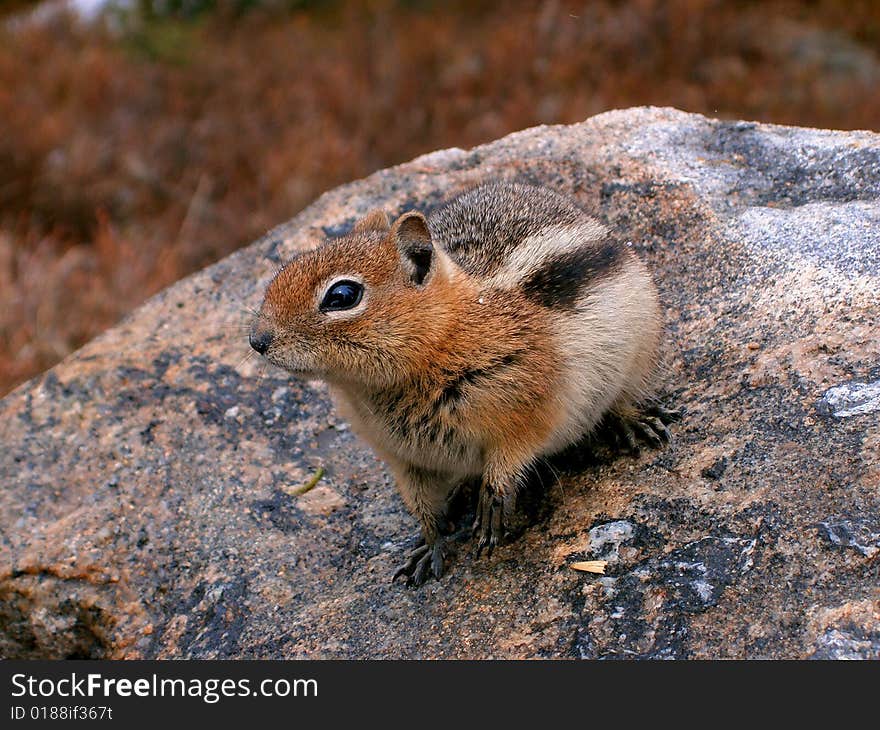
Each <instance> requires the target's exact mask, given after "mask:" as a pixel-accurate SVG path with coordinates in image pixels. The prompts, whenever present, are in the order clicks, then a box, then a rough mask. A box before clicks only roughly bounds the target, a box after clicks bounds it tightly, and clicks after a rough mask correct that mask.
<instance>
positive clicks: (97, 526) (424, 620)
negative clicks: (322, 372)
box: [0, 109, 880, 658]
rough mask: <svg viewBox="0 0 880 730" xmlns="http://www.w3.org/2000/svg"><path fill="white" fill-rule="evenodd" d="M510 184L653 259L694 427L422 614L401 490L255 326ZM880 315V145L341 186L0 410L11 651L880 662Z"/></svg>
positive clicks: (537, 506) (6, 627)
mask: <svg viewBox="0 0 880 730" xmlns="http://www.w3.org/2000/svg"><path fill="white" fill-rule="evenodd" d="M492 179H508V180H520V181H528V182H539V183H543V184H546V185H549V186H551V187H553V188H556V189H558V190H561V191H564V192H566V193H569V194H572V195H574V196H575V197H577V198H578V199H579V200H580V201H581V202H582V203H583V204H584V205H586V206H588V207H589V208H592V209H593V210H595V211H596V212H597V214H598V215H599V216H600V217H601V218H602V219H603V220H605V221H607V222H608V223H609V224H610V225H611V226H612V227H613V228H614V229H616V230H618V231H620V232H622V233H623V234H624V235H626V236H627V237H628V238H629V239H631V240H632V241H633V243H634V244H635V246H636V247H637V249H638V250H639V252H640V253H641V255H642V256H643V257H644V258H645V259H646V260H647V261H648V262H649V263H650V265H651V266H652V268H653V270H654V272H655V276H656V280H657V282H658V284H659V286H660V289H661V292H662V299H663V301H664V303H665V312H666V321H667V332H668V335H667V337H666V341H665V353H666V357H667V362H668V368H667V372H666V376H665V377H666V384H667V385H666V392H667V394H668V396H669V399H670V400H672V401H674V402H677V403H678V404H680V405H684V406H685V407H686V408H687V409H688V415H687V416H686V418H685V420H684V422H683V423H681V424H680V425H678V426H677V427H676V428H675V433H676V440H675V443H674V444H673V446H672V447H671V448H668V449H666V450H665V451H662V452H643V454H642V456H641V457H640V458H637V459H634V458H632V457H628V456H619V457H616V458H615V457H614V456H613V455H611V454H609V453H608V452H607V451H602V450H599V451H598V452H597V453H596V454H595V455H590V454H586V453H585V454H584V455H583V458H575V459H573V462H572V463H569V464H568V465H567V466H566V464H562V465H561V467H559V468H561V469H562V471H561V473H560V474H559V476H558V479H556V478H551V479H550V480H549V483H548V484H547V490H546V496H545V497H544V500H543V502H542V501H541V500H539V499H538V500H535V501H534V505H533V508H532V509H531V510H530V511H529V514H530V515H531V520H532V525H531V527H530V528H529V529H528V530H527V531H526V532H525V533H524V534H523V535H522V536H521V537H519V538H518V539H516V540H515V541H514V542H512V543H510V544H507V545H505V546H504V547H502V548H501V549H499V550H498V551H497V552H496V553H495V554H494V555H493V556H492V558H491V559H489V560H486V559H485V558H481V559H477V558H475V557H474V556H473V554H472V553H471V551H470V548H469V546H467V545H463V547H462V549H461V550H460V551H459V555H458V558H457V560H456V561H455V562H454V563H453V564H452V565H451V566H450V569H449V570H448V574H447V575H446V576H445V577H444V578H443V579H442V580H441V581H440V582H439V583H437V582H432V583H429V584H428V585H426V586H425V587H423V588H421V589H419V590H412V589H407V588H404V587H402V586H400V585H392V584H390V583H389V576H390V573H391V571H392V569H393V568H394V567H395V566H396V565H397V564H398V563H399V562H400V560H401V558H402V556H403V554H404V550H405V548H406V547H407V546H408V545H409V541H408V538H409V536H410V535H411V534H413V533H414V531H415V527H416V525H415V523H414V521H413V520H412V519H411V518H410V517H409V515H408V514H407V513H406V511H405V510H404V508H403V506H402V504H401V501H400V499H399V498H398V496H397V494H396V491H395V489H394V486H393V484H392V482H391V479H390V478H389V476H388V474H387V472H386V471H385V469H384V468H383V466H382V464H381V463H379V462H378V461H377V460H376V459H375V458H374V457H373V456H372V454H371V453H370V452H369V450H368V449H367V448H365V447H364V446H363V445H362V444H360V443H359V442H358V441H357V440H356V439H355V438H354V436H353V435H352V434H351V432H350V431H349V430H348V429H347V428H346V425H345V424H344V423H341V422H340V421H339V420H337V418H336V417H335V416H334V414H333V411H332V410H331V408H330V406H329V404H328V400H327V397H326V391H325V389H324V387H323V386H322V385H321V384H319V383H302V382H297V381H295V380H291V379H289V378H288V377H287V376H286V375H285V374H284V373H281V372H278V371H273V370H268V369H266V370H265V371H264V370H263V367H262V366H261V365H260V364H259V363H258V362H257V361H256V358H251V359H248V358H247V356H248V345H247V338H246V325H247V322H248V317H249V315H248V308H253V307H256V306H257V305H258V303H259V301H260V298H261V295H262V291H263V289H264V287H265V285H266V283H267V280H268V279H269V277H271V276H272V274H273V272H274V271H275V270H276V268H277V267H278V266H279V265H280V264H281V263H282V262H283V261H284V260H285V259H286V258H287V257H289V256H291V255H292V254H293V253H294V252H295V251H297V250H300V249H303V248H306V247H309V246H314V245H316V244H318V243H319V242H320V241H321V239H322V238H324V237H325V236H326V235H334V234H339V233H341V232H344V231H345V230H347V229H348V228H349V227H350V226H351V225H352V223H353V222H354V220H355V219H356V218H357V217H358V216H360V215H362V214H363V213H365V212H366V211H368V210H369V209H371V208H373V207H375V206H380V205H381V206H384V207H386V208H387V209H388V210H389V211H392V212H395V213H398V212H400V211H402V210H406V209H409V208H418V209H421V210H427V209H430V208H431V207H432V206H435V205H437V204H438V203H439V202H440V201H442V200H443V199H444V198H446V197H447V196H449V195H451V194H452V193H454V192H456V191H457V190H459V189H461V188H463V187H465V186H469V185H472V184H474V183H477V182H480V181H484V180H492ZM878 290H880V136H877V135H875V134H871V133H867V132H849V133H843V132H829V131H817V130H810V129H797V128H788V127H775V126H770V125H760V124H752V123H744V122H724V121H716V120H710V119H706V118H704V117H701V116H696V115H690V114H684V113H681V112H678V111H674V110H669V109H632V110H627V111H620V112H610V113H607V114H602V115H600V116H597V117H594V118H592V119H589V120H587V121H586V122H584V123H583V124H578V125H573V126H569V127H540V128H536V129H530V130H526V131H524V132H520V133H517V134H513V135H510V136H509V137H506V138H504V139H502V140H499V141H497V142H494V143H492V144H489V145H485V146H483V147H479V148H476V149H474V150H470V151H463V150H458V149H452V150H446V151H442V152H436V153H434V154H430V155H426V156H424V157H420V158H418V159H416V160H414V161H412V162H410V163H408V164H405V165H401V166H400V167H396V168H393V169H390V170H384V171H382V172H378V173H376V174H375V175H372V176H371V177H369V178H367V179H366V180H362V181H359V182H356V183H352V184H350V185H345V186H343V187H341V188H338V189H337V190H334V191H331V192H330V193H327V194H326V195H324V196H323V197H321V198H320V199H319V200H318V201H317V202H315V204H314V205H312V206H311V207H310V208H308V209H307V210H305V211H304V212H303V213H302V214H300V215H299V216H297V217H296V218H295V219H293V220H292V221H291V222H290V223H287V224H285V225H282V226H281V227H279V228H277V229H276V230H274V231H272V232H271V233H270V234H269V235H267V236H266V237H265V238H263V239H262V240H260V241H258V242H257V243H255V244H254V245H252V246H250V247H248V248H246V249H244V250H242V251H240V252H238V253H237V254H235V255H233V256H231V257H229V258H227V259H225V260H224V261H221V262H220V263H218V264H217V265H215V266H212V267H211V268H209V269H207V270H205V271H203V272H201V273H199V274H196V275H195V276H192V277H190V278H188V279H186V280H184V281H182V282H180V283H178V284H176V285H175V286H173V287H171V288H170V289H168V290H166V291H165V292H163V293H162V294H160V295H159V296H157V297H156V298H154V299H153V300H152V301H150V302H149V303H148V304H146V305H145V306H144V307H142V308H141V309H140V310H138V311H137V312H135V313H134V314H133V315H131V316H130V317H128V318H127V319H126V320H125V321H124V322H122V323H121V324H120V325H119V326H118V327H116V328H114V329H113V330H111V331H109V332H107V333H106V334H104V335H103V336H101V337H99V338H98V339H96V340H95V341H94V342H92V343H90V344H89V345H87V346H86V347H84V348H83V349H82V350H80V351H79V352H77V353H76V354H74V355H73V356H71V357H70V358H68V359H67V360H66V361H65V362H63V363H62V364H61V365H59V366H58V367H56V368H54V369H53V370H52V371H50V372H48V373H47V374H45V375H44V376H42V377H40V378H38V379H36V380H34V381H32V382H30V383H28V384H26V385H24V386H22V387H21V388H19V389H18V390H17V391H15V392H14V393H12V394H11V395H9V396H8V397H7V398H6V399H5V400H3V401H2V404H0V440H2V453H0V477H2V485H3V492H2V496H0V520H2V528H0V529H2V544H0V628H2V632H0V634H2V636H0V654H2V655H3V656H6V657H71V656H74V657H276V658H281V657H490V656H493V657H817V658H826V657H840V658H844V657H847V658H848V657H861V658H880V588H878V554H880V457H878V450H880V426H878V418H880V416H878V413H880V384H878V381H880V324H878V316H880V315H878V312H880V309H878ZM574 462H577V463H574ZM319 467H323V468H324V469H325V471H326V474H325V476H324V477H323V479H322V480H321V481H320V482H319V484H318V486H317V487H316V488H315V489H313V490H312V491H311V492H308V493H307V494H305V495H303V496H296V495H295V494H294V490H295V488H296V487H297V486H299V485H301V484H302V483H304V482H306V481H308V479H309V478H310V477H311V475H312V474H313V473H315V472H316V470H317V469H318V468H319ZM562 467H565V468H562ZM545 481H547V480H545ZM593 558H597V559H607V560H608V561H609V564H608V571H607V575H605V576H598V575H593V574H589V573H580V572H576V571H574V570H571V569H570V568H569V565H570V564H571V563H572V562H574V561H576V560H584V559H593Z"/></svg>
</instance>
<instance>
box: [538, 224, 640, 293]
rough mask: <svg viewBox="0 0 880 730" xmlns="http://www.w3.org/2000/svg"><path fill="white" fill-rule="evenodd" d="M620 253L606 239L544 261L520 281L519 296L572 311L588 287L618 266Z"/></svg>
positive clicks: (615, 244)
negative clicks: (520, 292) (523, 295)
mask: <svg viewBox="0 0 880 730" xmlns="http://www.w3.org/2000/svg"><path fill="white" fill-rule="evenodd" d="M624 251H625V249H624V247H623V245H621V244H620V243H618V242H617V241H615V240H613V239H610V238H607V239H605V240H604V241H602V242H600V243H598V244H597V243H591V244H590V245H588V246H584V247H583V248H579V249H576V250H574V251H567V252H566V253H562V254H560V255H559V256H555V257H553V258H550V259H547V260H546V261H544V263H543V264H541V266H540V268H538V269H536V270H535V271H533V272H532V273H531V274H529V275H528V276H527V277H526V278H525V279H524V280H523V282H522V289H523V293H524V294H525V295H526V296H527V297H528V298H529V299H531V300H532V301H533V302H536V303H537V304H540V305H541V306H543V307H548V308H550V309H572V308H574V306H575V304H577V300H578V299H579V298H580V296H581V294H582V293H583V291H584V290H585V289H586V288H587V287H588V286H590V285H591V284H594V283H596V282H597V281H599V280H600V279H603V278H605V277H606V276H608V274H610V273H611V272H612V271H614V270H615V269H616V268H618V267H619V266H620V264H621V263H622V261H623V255H624Z"/></svg>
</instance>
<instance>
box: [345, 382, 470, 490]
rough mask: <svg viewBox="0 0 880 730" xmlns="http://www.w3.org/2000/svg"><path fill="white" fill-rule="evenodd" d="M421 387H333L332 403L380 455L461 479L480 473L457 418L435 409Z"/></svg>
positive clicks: (466, 435)
mask: <svg viewBox="0 0 880 730" xmlns="http://www.w3.org/2000/svg"><path fill="white" fill-rule="evenodd" d="M419 392H420V391H417V390H412V389H409V388H407V389H405V390H404V389H402V390H400V391H385V392H381V393H372V394H369V395H367V394H365V393H358V394H353V393H351V392H347V391H345V390H341V389H334V392H333V395H334V399H335V400H336V402H337V406H338V408H339V410H340V412H341V413H342V415H344V416H345V417H346V418H347V419H348V420H349V421H350V422H351V423H352V425H353V427H354V428H355V430H356V431H357V432H358V433H359V434H360V435H361V436H362V437H363V438H365V439H366V440H367V441H368V442H369V443H370V445H371V446H372V447H373V448H374V449H375V450H376V451H377V452H378V453H379V455H380V456H391V457H392V458H394V459H396V460H397V461H400V462H404V463H407V464H412V465H414V466H418V467H421V468H423V469H427V470H431V471H438V472H443V473H446V474H449V475H452V476H455V477H460V478H462V479H464V478H467V477H471V476H476V475H479V474H480V473H481V472H482V469H483V466H484V459H483V453H482V448H481V446H480V444H479V443H478V442H477V440H476V439H474V438H470V437H469V434H468V431H467V429H465V428H463V426H462V424H461V423H460V422H459V420H458V419H456V418H452V417H450V414H449V413H447V412H444V411H443V409H437V408H436V407H435V404H433V403H432V401H431V399H430V398H423V397H414V396H415V393H419Z"/></svg>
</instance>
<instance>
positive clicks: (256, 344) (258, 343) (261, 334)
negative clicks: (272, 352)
mask: <svg viewBox="0 0 880 730" xmlns="http://www.w3.org/2000/svg"><path fill="white" fill-rule="evenodd" d="M248 341H249V342H250V343H251V347H253V348H254V349H255V350H256V351H257V352H259V353H260V354H261V355H265V354H266V350H268V349H269V345H271V344H272V333H271V332H270V331H269V330H251V334H250V337H248Z"/></svg>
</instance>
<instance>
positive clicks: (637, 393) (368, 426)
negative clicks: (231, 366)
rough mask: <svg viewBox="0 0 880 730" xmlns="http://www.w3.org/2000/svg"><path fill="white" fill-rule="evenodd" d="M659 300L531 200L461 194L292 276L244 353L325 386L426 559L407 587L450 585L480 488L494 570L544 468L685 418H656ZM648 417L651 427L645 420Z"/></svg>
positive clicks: (483, 532) (520, 188)
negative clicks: (473, 490) (605, 428)
mask: <svg viewBox="0 0 880 730" xmlns="http://www.w3.org/2000/svg"><path fill="white" fill-rule="evenodd" d="M660 332H661V327H660V316H659V306H658V300H657V294H656V289H655V287H654V285H653V282H652V280H651V277H650V275H649V274H648V272H647V270H646V268H645V266H644V265H643V264H642V263H641V262H640V261H639V259H638V258H637V257H636V256H635V254H634V252H633V251H632V250H631V247H630V246H629V245H628V244H626V242H624V241H622V240H620V239H619V238H618V237H616V236H614V235H613V234H611V233H610V232H609V231H608V229H607V228H606V227H605V226H603V225H602V224H601V223H600V222H599V221H597V220H596V219H595V218H592V217H590V216H589V215H587V214H586V213H585V212H584V211H583V210H582V209H581V208H580V207H579V206H577V205H576V204H575V203H574V202H573V201H571V200H569V199H568V198H566V197H564V196H562V195H560V194H558V193H555V192H553V191H551V190H548V189H546V188H541V187H535V186H526V185H515V184H495V185H486V186H481V187H478V188H474V189H472V190H470V191H467V192H465V193H463V194H461V195H459V196H457V197H455V198H454V199H452V200H451V201H450V202H448V203H447V204H446V205H444V206H441V207H440V208H438V209H437V210H436V211H434V212H432V213H431V214H430V215H429V216H428V217H427V218H425V217H424V216H423V215H422V214H421V213H417V212H408V213H404V214H403V215H401V216H400V217H399V218H398V219H397V220H396V221H395V222H394V223H393V224H391V222H390V221H389V220H388V217H387V216H386V214H385V213H384V212H382V211H374V212H373V213H371V214H370V215H368V216H367V217H366V218H364V219H363V220H361V221H360V222H359V223H358V224H357V225H356V226H355V228H354V230H353V231H352V232H351V233H350V234H348V235H346V236H343V237H341V238H338V239H333V240H330V241H328V242H327V243H325V244H324V245H323V246H321V247H320V248H318V249H316V250H314V251H310V252H307V253H304V254H301V255H300V256H298V257H297V258H295V259H294V260H293V261H291V262H290V263H289V264H288V265H287V266H285V267H284V268H283V269H282V270H281V271H280V272H279V273H278V275H277V276H276V277H275V279H274V280H273V281H272V282H271V283H270V285H269V287H268V288H267V291H266V295H265V298H264V301H263V304H262V306H261V309H260V313H259V316H258V317H257V318H256V320H255V321H254V324H253V327H252V330H251V335H250V342H251V345H252V346H253V347H254V349H256V350H257V351H258V352H260V353H261V354H263V355H264V356H265V357H266V358H267V359H268V360H270V361H271V362H273V363H274V364H276V365H278V366H280V367H283V368H286V369H287V370H289V371H291V372H293V373H294V374H299V375H303V376H306V377H320V378H323V379H324V380H326V382H327V383H328V384H329V386H330V389H331V393H332V394H333V396H334V399H335V401H336V403H337V406H338V408H339V410H340V411H341V412H342V414H343V415H344V416H345V417H346V418H347V419H348V420H349V421H350V422H351V423H352V425H353V427H354V428H355V430H356V431H357V432H358V433H359V434H361V435H362V436H363V437H364V438H365V439H366V440H367V441H368V442H369V443H370V444H371V445H372V446H373V448H374V449H375V451H376V452H377V454H378V455H379V456H380V457H381V458H383V459H384V460H385V461H386V463H387V464H388V465H389V467H390V468H391V469H392V471H393V472H394V474H395V477H396V481H397V485H398V487H399V489H400V493H401V495H402V497H403V499H404V501H405V503H406V504H407V506H408V508H409V509H410V511H411V512H412V513H413V514H414V515H415V516H416V517H417V518H418V520H419V522H420V525H421V528H422V536H423V538H424V540H423V543H422V544H421V545H420V546H419V547H417V548H416V550H414V551H413V553H412V554H411V555H410V556H409V559H408V560H407V561H406V562H405V563H404V565H403V566H402V567H401V568H400V569H399V570H398V571H397V572H396V573H395V577H397V576H399V575H403V576H405V577H406V578H407V581H408V582H410V583H414V584H420V583H422V582H423V581H424V580H425V579H426V578H427V577H428V575H429V574H430V573H433V574H434V575H435V576H436V577H437V578H439V577H440V576H441V575H442V571H443V563H444V559H445V556H446V537H445V536H444V535H443V534H442V533H441V529H440V527H441V524H442V522H443V521H444V518H445V513H446V508H447V504H448V500H449V497H450V495H451V494H452V493H453V491H454V490H455V488H456V487H457V486H458V485H460V484H461V483H462V482H464V481H467V480H471V479H474V478H479V479H480V480H481V487H480V491H479V497H478V505H477V513H476V521H475V524H474V532H475V534H476V535H478V536H479V542H478V545H479V547H478V550H481V549H482V548H484V547H487V548H488V552H489V553H491V551H492V548H493V547H494V546H495V545H497V544H498V543H499V541H500V540H501V539H502V536H503V534H504V527H505V520H506V517H507V516H508V515H509V510H510V509H511V508H512V505H513V499H514V497H515V494H516V490H517V487H518V486H519V485H520V484H521V483H522V481H523V479H524V478H525V476H526V474H527V473H528V471H529V469H530V468H531V467H532V466H533V465H534V464H535V463H536V461H538V460H539V459H542V458H545V457H547V456H550V455H552V454H554V453H556V452H558V451H561V450H562V449H564V448H566V447H567V446H569V445H571V444H573V443H576V442H578V441H580V440H581V439H583V437H584V436H585V435H586V434H588V433H590V432H591V431H592V430H593V429H594V428H595V427H596V425H597V424H598V423H599V421H600V420H601V419H603V417H607V418H611V419H612V420H614V421H615V422H616V424H617V426H618V428H619V429H620V432H621V434H622V435H623V436H624V438H625V440H626V442H627V444H628V445H629V446H630V447H634V446H635V445H636V441H635V436H636V434H638V435H640V436H641V437H642V438H645V439H647V440H649V441H650V442H651V443H652V444H654V445H658V444H659V443H660V441H661V439H667V438H668V435H669V434H668V431H667V430H666V427H665V426H666V424H667V423H668V422H669V421H671V420H672V419H673V418H674V417H675V414H674V413H673V412H671V411H666V410H665V409H662V408H659V407H657V406H656V405H653V404H652V403H651V396H652V392H653V391H652V388H653V380H654V375H655V370H656V365H657V357H658V355H657V352H658V347H659V341H660ZM649 411H650V412H649Z"/></svg>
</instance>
